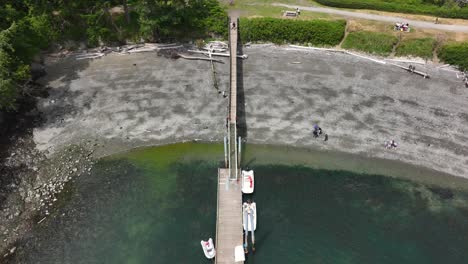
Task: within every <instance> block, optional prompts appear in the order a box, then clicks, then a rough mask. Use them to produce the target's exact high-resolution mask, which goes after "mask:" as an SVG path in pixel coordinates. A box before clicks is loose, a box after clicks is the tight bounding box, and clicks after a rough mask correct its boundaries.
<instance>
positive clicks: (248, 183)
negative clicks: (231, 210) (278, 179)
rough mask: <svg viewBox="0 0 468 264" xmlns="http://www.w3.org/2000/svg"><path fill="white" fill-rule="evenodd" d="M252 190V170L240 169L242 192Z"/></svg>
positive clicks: (251, 191) (250, 191)
mask: <svg viewBox="0 0 468 264" xmlns="http://www.w3.org/2000/svg"><path fill="white" fill-rule="evenodd" d="M253 191H254V171H253V170H249V171H245V170H243V171H242V192H243V193H253Z"/></svg>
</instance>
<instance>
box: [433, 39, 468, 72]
mask: <svg viewBox="0 0 468 264" xmlns="http://www.w3.org/2000/svg"><path fill="white" fill-rule="evenodd" d="M438 55H439V58H440V59H441V60H442V61H444V62H445V63H449V64H452V65H455V66H457V67H458V68H459V69H460V70H464V71H466V70H468V42H463V43H449V44H446V45H444V46H442V47H441V48H440V50H439V53H438Z"/></svg>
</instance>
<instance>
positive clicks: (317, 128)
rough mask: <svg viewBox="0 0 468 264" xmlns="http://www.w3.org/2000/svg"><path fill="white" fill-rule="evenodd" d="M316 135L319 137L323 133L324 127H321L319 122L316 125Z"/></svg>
mask: <svg viewBox="0 0 468 264" xmlns="http://www.w3.org/2000/svg"><path fill="white" fill-rule="evenodd" d="M313 133H314V137H318V136H320V135H321V134H322V128H320V127H319V126H318V125H317V124H315V125H314V132H313Z"/></svg>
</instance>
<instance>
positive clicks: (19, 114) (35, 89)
mask: <svg viewBox="0 0 468 264" xmlns="http://www.w3.org/2000/svg"><path fill="white" fill-rule="evenodd" d="M88 66H89V60H82V61H76V58H75V56H73V55H70V56H68V57H66V58H63V59H59V60H58V61H57V62H53V63H51V65H49V66H47V69H46V75H45V76H43V77H42V78H40V79H38V80H36V81H31V82H29V83H27V84H26V85H27V86H28V87H29V88H28V89H27V91H28V92H27V93H25V94H23V95H22V96H21V97H20V98H18V100H17V109H16V111H9V112H6V111H0V175H2V176H1V177H0V206H1V205H2V204H3V203H4V202H5V200H6V198H7V197H8V195H9V194H10V193H12V192H14V191H15V190H16V188H17V186H18V185H19V183H20V181H21V178H22V177H25V175H35V173H34V172H32V171H31V168H30V166H31V164H29V163H30V162H29V161H28V160H31V159H34V157H35V156H38V155H39V154H38V153H36V151H35V149H34V148H35V144H34V141H33V131H34V129H35V128H38V127H41V126H44V125H47V123H50V122H56V121H52V120H50V119H51V116H52V117H53V119H57V120H61V119H63V117H59V116H58V115H59V114H60V113H63V112H68V113H76V111H77V109H67V110H61V109H63V108H64V105H63V103H57V104H53V105H50V106H47V107H45V108H44V107H40V104H41V101H43V100H45V99H44V98H48V97H49V96H51V95H53V94H54V93H57V91H59V93H60V94H59V96H57V97H61V96H63V95H64V94H65V93H67V91H69V89H70V84H71V81H73V80H75V79H78V78H79V72H80V71H81V70H83V69H85V68H87V67H88ZM49 69H51V71H52V72H51V73H50V74H49ZM57 80H60V81H62V82H63V83H64V84H63V85H62V86H60V87H56V88H55V89H51V88H50V87H49V84H51V83H52V82H54V81H57ZM73 96H76V94H73ZM73 96H72V97H73ZM68 100H69V99H68ZM68 100H67V101H68ZM63 101H65V100H63ZM66 104H67V105H70V102H68V103H66ZM60 110H61V111H60ZM50 113H54V115H51V114H50ZM59 122H60V121H59ZM27 157H31V158H27ZM11 160H13V162H11ZM26 163H28V164H26Z"/></svg>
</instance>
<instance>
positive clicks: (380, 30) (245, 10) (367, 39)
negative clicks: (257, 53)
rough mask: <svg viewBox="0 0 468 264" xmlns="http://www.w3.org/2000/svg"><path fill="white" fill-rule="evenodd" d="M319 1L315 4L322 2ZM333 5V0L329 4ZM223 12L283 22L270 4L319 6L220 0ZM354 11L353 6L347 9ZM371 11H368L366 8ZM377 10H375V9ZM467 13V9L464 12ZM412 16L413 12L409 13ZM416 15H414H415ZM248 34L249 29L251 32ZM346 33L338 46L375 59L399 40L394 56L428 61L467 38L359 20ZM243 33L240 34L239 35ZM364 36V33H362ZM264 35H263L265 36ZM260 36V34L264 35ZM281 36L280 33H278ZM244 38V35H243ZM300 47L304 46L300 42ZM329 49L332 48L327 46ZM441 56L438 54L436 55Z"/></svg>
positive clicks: (295, 0)
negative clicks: (400, 30)
mask: <svg viewBox="0 0 468 264" xmlns="http://www.w3.org/2000/svg"><path fill="white" fill-rule="evenodd" d="M321 1H322V0H317V2H321ZM331 1H334V0H331ZM349 1H353V2H366V3H367V2H368V3H374V4H375V3H378V2H379V3H382V2H384V0H370V1H365V0H343V1H341V0H340V1H338V2H341V3H348V2H349ZM402 1H403V0H387V1H385V2H386V3H390V4H391V3H393V4H395V3H396V4H401V3H402ZM421 1H422V0H409V1H406V2H405V3H406V4H415V6H416V7H418V5H420V4H421V3H422V2H421ZM223 3H224V4H225V6H226V8H227V9H228V10H230V11H233V12H237V13H238V14H239V15H240V16H241V17H244V18H261V17H265V18H266V17H269V18H283V17H282V13H283V11H284V10H287V8H285V7H278V6H272V5H271V4H273V3H284V4H292V5H303V6H312V5H320V4H317V3H316V2H314V1H311V0H237V1H234V5H229V4H228V1H226V0H223ZM434 7H436V8H442V9H443V8H446V7H438V6H435V5H433V6H432V8H434ZM350 8H356V6H353V7H350ZM367 8H370V7H367ZM375 9H378V8H375ZM465 9H466V10H468V7H466V8H465ZM399 11H400V12H405V11H404V10H399ZM359 12H365V13H374V14H381V15H390V16H391V15H395V16H396V15H399V16H401V17H408V18H410V19H416V20H422V21H433V20H434V19H435V17H434V16H424V15H417V14H403V13H389V12H384V11H375V10H359ZM412 13H415V12H412ZM416 13H417V12H416ZM314 19H321V20H332V21H333V20H339V19H343V18H342V17H340V16H338V15H332V14H325V13H317V12H308V11H301V15H300V16H299V17H298V18H288V19H286V20H288V21H298V20H314ZM439 22H441V23H443V24H468V20H462V19H449V18H443V19H441V18H439ZM250 30H251V29H250ZM346 31H347V32H348V33H349V37H348V38H347V39H345V40H344V41H343V43H342V45H341V47H342V48H345V49H355V50H359V51H363V52H369V53H373V54H377V55H384V56H387V55H390V54H392V53H391V52H392V50H393V46H394V45H395V44H396V43H397V42H398V41H397V40H398V39H400V43H399V44H398V46H397V47H396V49H395V55H396V56H413V57H421V58H424V59H431V58H432V57H433V52H434V49H435V47H436V46H437V47H440V46H443V45H444V44H445V43H452V42H459V43H461V42H467V41H468V34H466V33H456V32H447V31H438V30H434V29H420V28H412V29H411V32H409V33H407V32H405V33H401V34H400V33H398V32H395V31H394V30H393V25H391V24H389V23H386V22H379V21H372V20H365V19H358V18H348V19H347V27H346ZM241 32H242V31H241ZM363 32H364V33H363ZM264 33H265V32H264ZM264 33H262V34H264ZM281 34H283V33H281ZM244 36H245V35H244ZM249 39H251V40H252V41H266V42H268V41H270V42H276V43H286V42H287V43H291V42H296V41H294V39H292V38H289V37H288V38H285V39H283V40H280V39H278V38H277V39H274V40H273V36H270V37H265V36H264V37H262V39H255V38H252V37H251V36H250V37H249ZM298 42H299V43H302V44H305V43H303V42H301V41H298ZM311 44H312V43H311ZM451 45H453V44H451ZM327 46H332V45H327ZM447 51H448V52H445V53H444V56H443V57H442V58H441V59H442V60H444V59H445V60H449V61H455V60H454V59H449V58H452V57H451V55H450V54H452V53H453V51H452V50H451V49H447ZM438 54H440V52H439V53H438ZM457 61H458V62H457V65H461V64H463V62H461V61H462V59H458V60H457Z"/></svg>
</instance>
